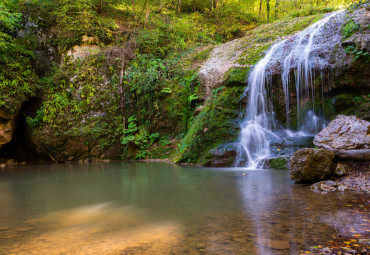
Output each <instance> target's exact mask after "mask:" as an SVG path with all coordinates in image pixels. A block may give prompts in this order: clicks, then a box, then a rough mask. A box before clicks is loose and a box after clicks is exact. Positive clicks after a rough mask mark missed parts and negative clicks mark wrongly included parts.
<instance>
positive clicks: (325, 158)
mask: <svg viewBox="0 0 370 255" xmlns="http://www.w3.org/2000/svg"><path fill="white" fill-rule="evenodd" d="M334 156H335V155H334V152H332V151H329V150H324V149H311V148H304V149H300V150H298V151H296V152H295V153H294V154H293V157H292V160H291V170H290V178H291V179H292V180H294V181H296V182H312V181H318V180H323V179H325V178H327V177H328V176H330V175H331V174H332V169H333V160H334Z"/></svg>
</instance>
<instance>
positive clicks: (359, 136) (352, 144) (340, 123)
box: [313, 115, 370, 160]
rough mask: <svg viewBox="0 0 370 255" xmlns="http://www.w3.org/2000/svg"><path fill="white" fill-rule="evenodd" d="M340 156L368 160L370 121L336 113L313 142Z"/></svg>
mask: <svg viewBox="0 0 370 255" xmlns="http://www.w3.org/2000/svg"><path fill="white" fill-rule="evenodd" d="M313 143H314V144H315V145H316V146H318V147H320V148H325V149H327V150H330V151H334V152H335V154H336V155H337V156H339V157H341V158H349V159H357V160H370V122H368V121H366V120H361V119H359V118H357V117H355V116H344V115H338V116H337V117H336V118H335V119H334V120H333V121H332V122H330V124H329V125H328V126H327V127H326V128H324V129H323V130H322V131H321V132H320V133H319V134H317V135H316V137H315V140H314V142H313Z"/></svg>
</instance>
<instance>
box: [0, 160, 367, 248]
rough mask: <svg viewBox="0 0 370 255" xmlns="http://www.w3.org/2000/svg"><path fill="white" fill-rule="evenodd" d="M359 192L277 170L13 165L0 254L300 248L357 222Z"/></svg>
mask: <svg viewBox="0 0 370 255" xmlns="http://www.w3.org/2000/svg"><path fill="white" fill-rule="evenodd" d="M355 195H356V193H355V192H352V193H341V192H335V193H330V194H326V195H321V194H316V193H314V192H313V191H311V190H310V189H309V187H308V186H305V185H295V184H294V183H293V182H292V181H290V180H289V176H288V172H287V171H276V170H255V171H242V170H233V169H210V168H195V167H184V166H177V165H170V164H164V163H127V162H113V163H90V164H56V165H43V166H27V167H19V168H12V170H11V172H9V171H8V172H2V173H0V254H201V253H208V254H289V253H291V254H295V253H298V252H299V251H300V250H301V249H304V248H309V246H310V245H314V244H315V243H316V242H318V241H324V240H328V239H330V238H331V236H332V235H333V234H336V233H338V232H340V231H346V229H349V228H351V227H353V225H354V224H356V222H357V221H360V220H361V219H357V218H356V217H357V216H355V215H352V214H351V213H349V212H348V211H347V207H346V206H345V204H346V202H345V201H348V200H350V199H351V198H352V196H355Z"/></svg>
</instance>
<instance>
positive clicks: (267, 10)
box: [266, 0, 270, 21]
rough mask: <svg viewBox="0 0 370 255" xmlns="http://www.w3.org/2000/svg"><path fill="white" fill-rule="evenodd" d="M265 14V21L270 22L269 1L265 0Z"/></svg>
mask: <svg viewBox="0 0 370 255" xmlns="http://www.w3.org/2000/svg"><path fill="white" fill-rule="evenodd" d="M266 14H267V21H269V20H270V0H266Z"/></svg>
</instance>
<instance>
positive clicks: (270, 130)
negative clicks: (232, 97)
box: [236, 11, 343, 169]
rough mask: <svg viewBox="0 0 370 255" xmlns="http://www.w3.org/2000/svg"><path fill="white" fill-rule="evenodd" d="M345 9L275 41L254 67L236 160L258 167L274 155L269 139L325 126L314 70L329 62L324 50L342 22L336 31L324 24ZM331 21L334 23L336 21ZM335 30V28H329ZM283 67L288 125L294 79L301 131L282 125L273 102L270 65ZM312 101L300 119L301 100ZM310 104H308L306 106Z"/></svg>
mask: <svg viewBox="0 0 370 255" xmlns="http://www.w3.org/2000/svg"><path fill="white" fill-rule="evenodd" d="M341 13H343V11H337V12H334V13H332V14H330V15H328V16H326V17H325V18H323V19H322V20H320V21H318V22H317V23H315V24H313V25H311V26H310V27H308V28H307V29H305V30H304V31H302V32H300V33H298V34H297V35H295V36H294V37H293V38H289V39H286V40H284V41H280V42H278V43H276V44H274V45H273V46H272V47H271V48H270V50H269V51H268V53H267V54H266V56H265V57H264V58H263V59H261V60H260V61H259V62H258V63H257V64H256V65H255V67H254V69H253V71H252V72H251V73H250V75H249V78H248V87H247V89H246V91H245V93H246V94H247V95H248V105H247V108H246V117H245V118H244V120H243V121H242V123H241V124H240V126H241V134H240V137H239V146H238V148H239V151H238V157H237V159H236V164H237V165H240V164H241V162H245V161H247V165H246V167H247V168H250V169H256V168H258V167H260V165H261V162H262V161H263V160H264V159H266V158H268V157H270V156H271V152H270V141H271V140H272V139H278V138H280V137H283V136H291V135H302V134H308V133H310V134H313V133H315V132H318V131H319V130H320V129H321V128H322V127H323V126H322V123H321V121H320V119H319V118H318V117H317V116H316V114H315V104H314V98H315V84H314V80H315V73H314V72H315V70H323V69H324V68H325V67H327V66H329V63H328V60H327V59H325V58H324V57H322V56H321V55H322V54H320V51H321V50H324V49H326V50H327V49H328V48H333V47H334V46H335V45H336V42H338V37H339V38H340V26H338V25H336V24H334V30H335V31H332V32H333V34H330V37H329V38H328V35H325V33H327V32H325V29H324V27H325V26H326V25H328V23H330V22H331V21H332V20H334V21H333V22H334V23H335V18H337V17H338V16H341V15H339V14H341ZM333 22H331V23H333ZM327 29H329V30H330V29H331V30H333V28H331V27H330V28H327ZM272 67H274V68H280V69H281V80H282V84H283V90H284V96H285V105H286V116H287V125H288V126H289V121H290V120H289V97H290V95H289V94H290V92H289V87H290V86H291V84H292V83H293V82H294V85H295V88H296V97H297V125H298V127H299V128H298V130H299V131H300V132H292V131H289V130H283V129H282V128H280V125H279V123H278V121H277V120H276V118H275V116H274V115H275V113H274V109H273V105H272V97H271V93H272V89H271V86H272V81H271V71H272V70H271V68H272ZM292 70H293V72H294V77H295V79H292V75H291V73H292ZM302 102H310V103H309V106H308V109H306V111H305V114H306V115H305V118H304V120H303V121H302V120H301V111H300V104H301V103H302ZM306 108H307V107H306Z"/></svg>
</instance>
